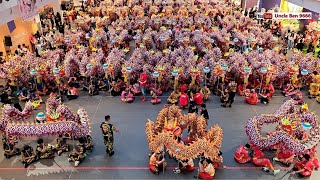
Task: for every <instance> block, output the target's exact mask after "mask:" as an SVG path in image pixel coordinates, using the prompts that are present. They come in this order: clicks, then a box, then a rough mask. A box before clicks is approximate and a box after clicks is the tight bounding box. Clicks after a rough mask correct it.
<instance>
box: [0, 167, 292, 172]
mask: <svg viewBox="0 0 320 180" xmlns="http://www.w3.org/2000/svg"><path fill="white" fill-rule="evenodd" d="M174 168H176V167H167V168H166V169H168V170H173V169H174ZM279 168H280V169H282V170H285V169H287V168H283V167H279ZM59 169H63V170H148V169H149V167H143V166H140V167H139V166H83V167H81V166H78V167H73V166H63V167H43V168H36V167H29V168H23V167H8V168H5V167H2V168H0V171H17V170H18V171H22V170H59ZM218 169H220V170H222V169H225V170H259V169H262V167H255V166H227V167H226V168H223V167H219V168H218Z"/></svg>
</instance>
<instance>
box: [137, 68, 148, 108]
mask: <svg viewBox="0 0 320 180" xmlns="http://www.w3.org/2000/svg"><path fill="white" fill-rule="evenodd" d="M139 84H140V88H141V93H142V98H141V101H142V102H145V101H146V90H147V88H146V86H147V74H146V73H144V72H143V71H142V70H141V71H140V78H139Z"/></svg>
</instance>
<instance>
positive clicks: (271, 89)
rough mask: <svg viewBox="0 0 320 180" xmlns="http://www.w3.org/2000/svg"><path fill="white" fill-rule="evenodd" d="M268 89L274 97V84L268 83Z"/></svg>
mask: <svg viewBox="0 0 320 180" xmlns="http://www.w3.org/2000/svg"><path fill="white" fill-rule="evenodd" d="M267 89H268V90H269V93H270V94H271V97H272V96H273V94H274V92H275V90H274V87H273V84H272V83H270V84H268V86H267Z"/></svg>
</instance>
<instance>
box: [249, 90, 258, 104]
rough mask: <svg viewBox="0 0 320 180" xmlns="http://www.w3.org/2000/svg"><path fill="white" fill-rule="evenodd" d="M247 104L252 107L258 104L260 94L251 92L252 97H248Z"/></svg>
mask: <svg viewBox="0 0 320 180" xmlns="http://www.w3.org/2000/svg"><path fill="white" fill-rule="evenodd" d="M246 102H247V103H248V104H251V105H256V104H258V94H257V93H256V92H255V90H254V89H252V90H251V93H250V96H249V97H246Z"/></svg>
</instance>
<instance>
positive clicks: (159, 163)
mask: <svg viewBox="0 0 320 180" xmlns="http://www.w3.org/2000/svg"><path fill="white" fill-rule="evenodd" d="M166 165H167V163H166V161H165V159H164V157H163V154H161V153H154V154H153V155H152V156H151V157H150V162H149V169H150V171H151V172H153V173H154V174H157V175H158V174H159V171H160V170H161V169H164V168H165V167H166Z"/></svg>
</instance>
